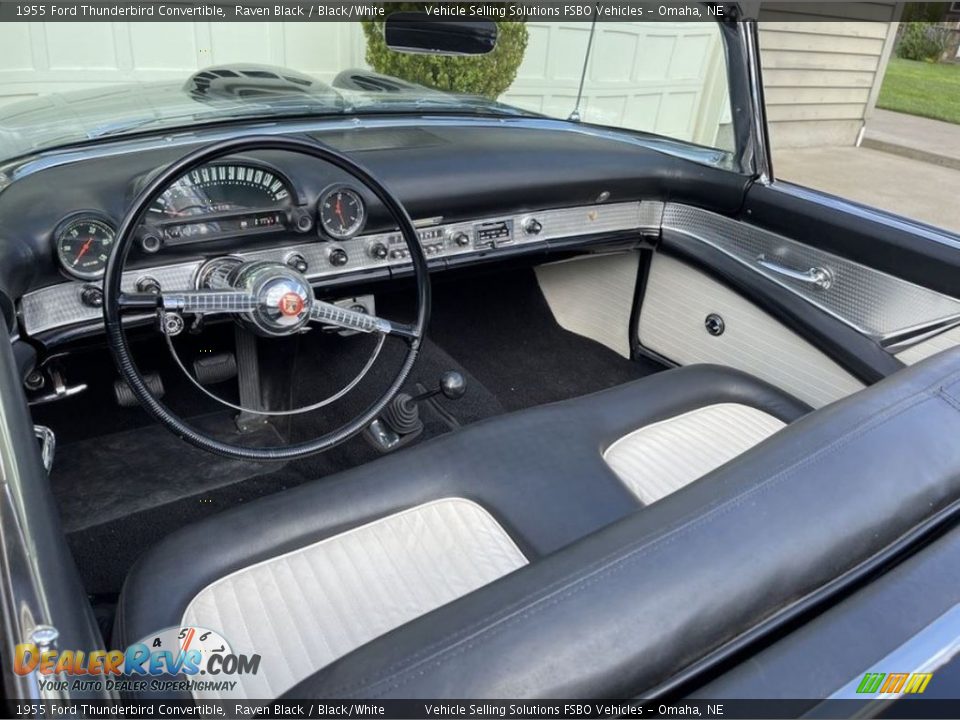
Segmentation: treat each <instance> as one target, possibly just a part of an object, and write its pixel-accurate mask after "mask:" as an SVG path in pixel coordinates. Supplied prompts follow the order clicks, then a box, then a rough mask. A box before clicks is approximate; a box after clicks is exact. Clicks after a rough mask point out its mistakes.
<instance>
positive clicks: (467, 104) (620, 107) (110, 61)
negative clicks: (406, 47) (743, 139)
mask: <svg viewBox="0 0 960 720" xmlns="http://www.w3.org/2000/svg"><path fill="white" fill-rule="evenodd" d="M36 25H37V26H38V27H40V28H41V29H42V30H41V34H43V35H44V36H45V37H47V38H48V40H49V41H50V42H51V43H53V45H51V46H50V47H55V48H56V49H55V50H51V55H52V56H53V59H54V62H52V63H50V64H51V67H50V68H47V69H40V68H33V69H28V70H26V71H23V70H19V71H18V72H17V73H16V76H17V77H22V76H23V75H24V72H26V74H27V76H28V77H33V79H34V81H32V82H29V83H23V82H18V83H15V84H13V85H10V84H7V85H6V86H5V85H4V83H3V82H0V160H7V159H10V158H14V157H19V156H23V155H27V154H30V153H33V152H36V151H41V150H46V149H51V148H56V147H60V146H64V145H72V144H76V143H79V142H83V141H87V140H94V139H98V138H104V137H117V136H124V135H130V134H135V133H142V132H148V131H165V130H174V129H178V130H179V129H189V128H192V127H197V126H202V125H206V124H210V123H220V122H227V121H235V120H244V119H268V120H269V119H279V118H290V117H315V118H323V117H342V116H364V115H376V114H403V113H419V114H458V115H475V116H488V117H512V118H522V117H550V118H557V119H561V120H568V121H571V122H580V123H590V124H596V125H602V126H605V127H609V128H614V129H621V130H628V131H632V132H635V133H636V132H639V133H644V134H648V133H649V134H654V135H659V136H662V137H665V138H670V139H672V140H678V141H681V142H682V143H690V144H691V145H692V146H701V147H705V148H716V149H718V150H720V151H722V152H717V153H713V154H711V155H708V156H707V161H708V162H714V163H718V164H719V163H722V162H724V161H726V160H728V159H729V155H730V153H732V151H733V147H732V144H733V143H732V132H730V111H729V100H728V93H727V87H726V67H725V62H724V55H723V45H722V39H721V37H720V33H719V30H718V28H717V26H716V24H715V23H712V22H695V23H691V22H679V23H666V22H647V23H644V22H640V23H633V22H609V23H605V22H594V23H590V22H528V23H525V22H498V23H497V30H498V34H497V43H496V47H495V49H494V51H493V52H491V53H489V54H488V55H483V56H476V57H452V56H435V55H425V54H409V53H399V52H395V51H394V50H391V49H389V48H387V47H386V45H385V43H384V40H383V28H382V25H383V24H382V23H380V22H342V23H337V22H328V23H317V24H309V23H262V24H252V25H251V24H242V25H240V27H234V28H230V29H229V32H224V31H222V30H221V28H224V26H226V25H233V24H232V23H224V24H222V25H219V26H218V25H214V26H213V27H212V29H210V30H208V31H206V35H207V36H208V37H207V39H203V40H202V39H201V38H202V37H203V35H204V33H201V32H199V30H200V28H199V27H193V26H194V25H197V26H199V25H201V23H190V22H176V23H85V24H84V25H83V27H84V30H85V32H84V33H83V37H82V38H80V39H77V40H75V41H73V42H71V43H57V42H56V38H57V37H58V33H60V30H63V29H69V28H70V24H68V23H55V22H50V23H37V24H36ZM26 29H27V24H26V23H4V24H0V45H2V46H3V47H4V48H5V50H4V53H2V54H0V55H2V57H0V67H3V66H7V67H3V69H4V70H6V69H8V68H14V67H16V68H24V67H27V68H31V66H34V65H36V64H37V63H36V55H37V53H36V52H34V50H35V48H34V47H33V42H34V41H33V39H34V38H35V36H36V35H37V33H36V32H34V33H25V30H26ZM224 29H225V28H224ZM124 35H126V36H127V37H126V41H127V43H128V44H129V46H130V47H131V48H132V50H131V51H130V52H131V53H132V57H120V55H121V54H123V53H121V52H120V50H119V49H118V48H119V47H120V46H121V45H120V44H118V37H121V36H124ZM271 43H273V45H274V47H275V48H276V47H280V48H282V52H281V53H280V54H281V55H282V56H283V61H284V62H283V65H277V64H271V63H264V62H259V61H261V60H263V59H264V58H263V57H262V56H263V52H262V48H263V47H267V48H268V50H269V48H270V47H271ZM175 48H176V49H179V50H180V51H178V52H174V50H173V49H175ZM188 49H192V51H193V52H192V54H191V53H190V52H181V51H186V50H188ZM277 54H278V53H276V52H275V51H270V52H268V55H270V56H271V58H268V59H275V58H274V56H276V55H277ZM184 57H187V60H186V61H185V60H184ZM191 57H192V58H193V59H194V60H195V61H196V62H195V63H194V64H195V65H196V67H195V68H190V67H184V65H185V64H186V65H189V64H190V59H191ZM211 58H214V59H220V58H223V59H224V61H223V62H218V63H215V64H210V63H209V62H208V61H209V60H210V59H211ZM131 65H132V68H131V67H130V66H131ZM25 85H28V86H29V87H30V95H31V96H32V97H29V98H28V99H23V96H24V92H23V88H24V86H25Z"/></svg>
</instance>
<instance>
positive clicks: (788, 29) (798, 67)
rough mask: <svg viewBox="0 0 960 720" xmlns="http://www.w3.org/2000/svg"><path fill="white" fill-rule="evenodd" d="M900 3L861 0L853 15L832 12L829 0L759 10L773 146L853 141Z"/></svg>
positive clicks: (870, 102)
mask: <svg viewBox="0 0 960 720" xmlns="http://www.w3.org/2000/svg"><path fill="white" fill-rule="evenodd" d="M901 9H902V8H901V4H899V3H870V4H863V5H861V6H859V7H858V8H857V12H858V13H859V17H858V18H857V19H850V18H843V17H839V16H837V15H836V14H835V13H836V12H837V6H832V7H831V6H830V5H829V4H827V3H823V4H814V3H811V4H810V5H809V9H808V8H807V7H804V12H803V13H802V14H800V13H783V12H777V13H774V12H769V13H763V12H761V16H760V23H759V27H760V51H761V61H762V63H763V81H764V94H765V96H766V105H767V121H768V123H769V128H770V142H771V145H772V146H773V147H774V148H778V147H822V146H824V145H854V144H856V143H857V140H858V137H859V134H860V131H861V128H862V127H863V125H864V122H865V121H866V119H867V118H868V117H869V116H870V113H871V111H872V110H873V107H874V105H875V104H876V98H877V95H878V93H879V90H880V85H881V83H882V82H883V75H884V72H885V71H886V66H887V61H888V60H889V57H890V52H891V50H892V48H893V41H894V39H895V37H896V29H897V24H898V23H897V19H898V18H899V15H900V11H901ZM812 18H817V20H813V19H812Z"/></svg>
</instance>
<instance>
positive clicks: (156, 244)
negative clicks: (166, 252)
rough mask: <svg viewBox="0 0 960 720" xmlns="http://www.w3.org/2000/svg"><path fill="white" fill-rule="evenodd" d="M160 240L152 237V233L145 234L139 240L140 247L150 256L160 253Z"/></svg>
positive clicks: (154, 236)
mask: <svg viewBox="0 0 960 720" xmlns="http://www.w3.org/2000/svg"><path fill="white" fill-rule="evenodd" d="M161 245H162V243H161V242H160V238H159V237H157V236H156V235H154V234H153V233H147V234H146V235H144V236H143V237H141V238H140V247H141V248H143V251H144V252H145V253H150V254H151V255H152V254H153V253H155V252H159V251H160V246H161Z"/></svg>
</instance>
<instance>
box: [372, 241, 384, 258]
mask: <svg viewBox="0 0 960 720" xmlns="http://www.w3.org/2000/svg"><path fill="white" fill-rule="evenodd" d="M387 253H388V251H387V246H386V245H384V244H383V243H382V242H376V243H373V244H372V245H371V246H370V257H372V258H374V259H375V260H386V258H387Z"/></svg>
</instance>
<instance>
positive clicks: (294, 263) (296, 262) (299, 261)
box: [284, 253, 310, 273]
mask: <svg viewBox="0 0 960 720" xmlns="http://www.w3.org/2000/svg"><path fill="white" fill-rule="evenodd" d="M284 262H285V263H286V265H287V267H289V268H293V269H294V270H296V271H297V272H298V273H305V272H306V271H307V270H308V269H309V267H310V264H309V263H308V262H307V259H306V258H305V257H304V256H303V255H301V254H300V253H290V254H289V255H288V256H287V258H286V259H285V260H284Z"/></svg>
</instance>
